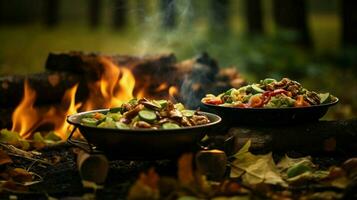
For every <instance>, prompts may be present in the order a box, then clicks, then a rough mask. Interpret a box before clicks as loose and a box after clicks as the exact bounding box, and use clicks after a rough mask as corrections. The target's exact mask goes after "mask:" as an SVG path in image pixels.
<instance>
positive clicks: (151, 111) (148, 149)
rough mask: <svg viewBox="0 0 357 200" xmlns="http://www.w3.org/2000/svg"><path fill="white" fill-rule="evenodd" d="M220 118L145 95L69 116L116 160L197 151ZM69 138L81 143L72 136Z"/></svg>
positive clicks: (100, 149)
mask: <svg viewBox="0 0 357 200" xmlns="http://www.w3.org/2000/svg"><path fill="white" fill-rule="evenodd" d="M220 121H221V118H220V117H219V116H217V115H215V114H211V113H207V112H201V111H198V110H188V109H186V108H185V106H184V105H183V104H181V103H173V102H171V101H168V100H148V99H145V98H143V99H139V100H137V99H133V100H130V101H129V102H126V103H123V104H122V105H121V106H119V107H115V108H109V109H100V110H92V111H86V112H81V113H77V114H74V115H70V116H68V117H67V122H68V123H70V124H72V125H74V126H75V127H76V128H78V129H79V131H80V133H81V134H82V135H83V136H84V138H85V139H86V140H87V142H88V144H90V146H93V147H96V151H98V150H99V151H101V152H103V153H105V154H106V155H107V156H108V157H109V158H115V159H159V158H168V157H172V156H175V155H180V154H182V153H183V152H185V151H192V150H197V147H199V146H198V145H197V144H198V142H199V141H200V140H201V139H202V138H203V137H204V135H205V134H208V133H209V132H210V131H212V130H213V128H214V127H215V125H217V124H218V123H219V122H220ZM68 141H69V143H72V144H78V142H76V141H75V140H73V139H72V138H71V137H69V139H68ZM77 146H78V145H77ZM90 150H91V149H90Z"/></svg>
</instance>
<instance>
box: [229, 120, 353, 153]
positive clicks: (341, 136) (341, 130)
mask: <svg viewBox="0 0 357 200" xmlns="http://www.w3.org/2000/svg"><path fill="white" fill-rule="evenodd" d="M229 132H230V134H231V135H234V136H235V140H234V146H235V151H236V150H237V149H239V148H240V147H241V146H242V145H243V144H244V143H245V142H246V141H247V140H251V142H252V146H251V149H252V150H253V151H258V152H267V151H274V152H279V151H280V152H286V151H297V152H302V153H308V154H334V153H337V154H345V155H357V154H356V152H357V145H356V144H357V120H340V121H320V122H316V123H307V124H298V125H285V126H278V127H277V126H275V127H273V126H272V127H234V128H231V129H230V131H229Z"/></svg>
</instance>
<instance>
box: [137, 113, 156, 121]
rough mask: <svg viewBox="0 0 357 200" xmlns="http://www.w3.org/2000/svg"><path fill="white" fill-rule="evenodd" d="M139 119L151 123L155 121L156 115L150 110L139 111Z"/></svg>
mask: <svg viewBox="0 0 357 200" xmlns="http://www.w3.org/2000/svg"><path fill="white" fill-rule="evenodd" d="M139 117H140V119H142V120H144V121H147V122H152V121H154V120H155V119H156V113H155V112H154V111H151V110H141V111H140V112H139Z"/></svg>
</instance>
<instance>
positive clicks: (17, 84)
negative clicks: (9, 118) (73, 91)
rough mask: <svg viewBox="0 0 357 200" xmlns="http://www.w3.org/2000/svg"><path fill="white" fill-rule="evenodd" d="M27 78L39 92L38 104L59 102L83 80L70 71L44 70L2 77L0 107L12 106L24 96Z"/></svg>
mask: <svg viewBox="0 0 357 200" xmlns="http://www.w3.org/2000/svg"><path fill="white" fill-rule="evenodd" d="M25 80H27V81H28V82H29V84H30V86H31V88H33V89H34V90H35V91H36V93H37V99H36V104H50V103H58V102H60V100H61V99H62V96H63V94H64V93H65V91H66V90H68V89H69V88H71V87H73V86H74V85H75V84H77V83H79V82H80V81H81V77H80V76H78V75H76V74H73V73H68V72H43V73H38V74H32V75H27V76H20V75H18V76H16V75H15V76H5V77H0V94H1V96H2V98H0V107H1V108H11V107H14V106H16V105H18V104H19V102H20V101H21V99H22V98H23V91H24V82H25Z"/></svg>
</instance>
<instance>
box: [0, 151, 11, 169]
mask: <svg viewBox="0 0 357 200" xmlns="http://www.w3.org/2000/svg"><path fill="white" fill-rule="evenodd" d="M10 163H12V160H11V158H10V157H9V155H7V153H6V152H5V151H3V150H1V149H0V166H1V165H6V164H10Z"/></svg>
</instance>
